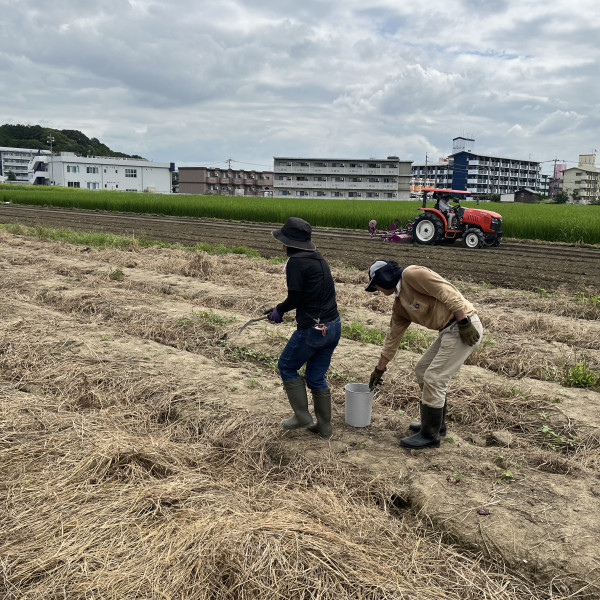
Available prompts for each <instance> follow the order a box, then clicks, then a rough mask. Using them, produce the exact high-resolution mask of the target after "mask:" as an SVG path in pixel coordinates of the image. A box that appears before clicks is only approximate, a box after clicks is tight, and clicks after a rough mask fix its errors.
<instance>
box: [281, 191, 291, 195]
mask: <svg viewBox="0 0 600 600" xmlns="http://www.w3.org/2000/svg"><path fill="white" fill-rule="evenodd" d="M279 193H280V194H281V195H282V196H289V195H290V190H281V191H280V192H279Z"/></svg>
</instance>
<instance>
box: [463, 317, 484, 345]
mask: <svg viewBox="0 0 600 600" xmlns="http://www.w3.org/2000/svg"><path fill="white" fill-rule="evenodd" d="M458 335H460V339H461V340H462V342H463V344H466V345H467V346H474V345H475V344H476V343H477V342H478V341H479V337H480V335H479V331H477V329H475V325H473V323H471V319H470V318H469V317H467V318H465V319H463V320H462V321H459V322H458Z"/></svg>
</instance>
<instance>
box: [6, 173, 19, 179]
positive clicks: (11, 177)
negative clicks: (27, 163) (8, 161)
mask: <svg viewBox="0 0 600 600" xmlns="http://www.w3.org/2000/svg"><path fill="white" fill-rule="evenodd" d="M6 178H7V179H8V181H16V180H17V176H16V175H15V174H14V173H13V172H12V171H9V172H8V173H7V174H6Z"/></svg>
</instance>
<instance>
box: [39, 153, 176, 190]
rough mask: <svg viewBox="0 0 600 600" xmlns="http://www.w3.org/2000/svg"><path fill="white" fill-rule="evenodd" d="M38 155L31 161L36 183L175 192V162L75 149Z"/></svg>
mask: <svg viewBox="0 0 600 600" xmlns="http://www.w3.org/2000/svg"><path fill="white" fill-rule="evenodd" d="M49 154H50V153H48V154H41V155H39V156H38V155H36V156H34V157H33V158H32V159H31V161H30V162H29V182H30V183H32V184H33V185H56V186H59V187H70V188H83V189H88V190H122V191H125V192H155V193H159V194H170V193H171V185H172V184H171V178H172V177H171V173H172V172H173V171H174V170H175V164H174V163H156V162H150V161H147V160H144V159H142V158H117V157H112V156H78V155H76V154H75V153H73V152H58V153H53V154H52V155H49Z"/></svg>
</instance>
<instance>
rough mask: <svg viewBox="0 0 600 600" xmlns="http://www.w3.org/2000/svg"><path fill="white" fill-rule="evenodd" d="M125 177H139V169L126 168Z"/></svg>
mask: <svg viewBox="0 0 600 600" xmlns="http://www.w3.org/2000/svg"><path fill="white" fill-rule="evenodd" d="M125 177H137V169H125Z"/></svg>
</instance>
